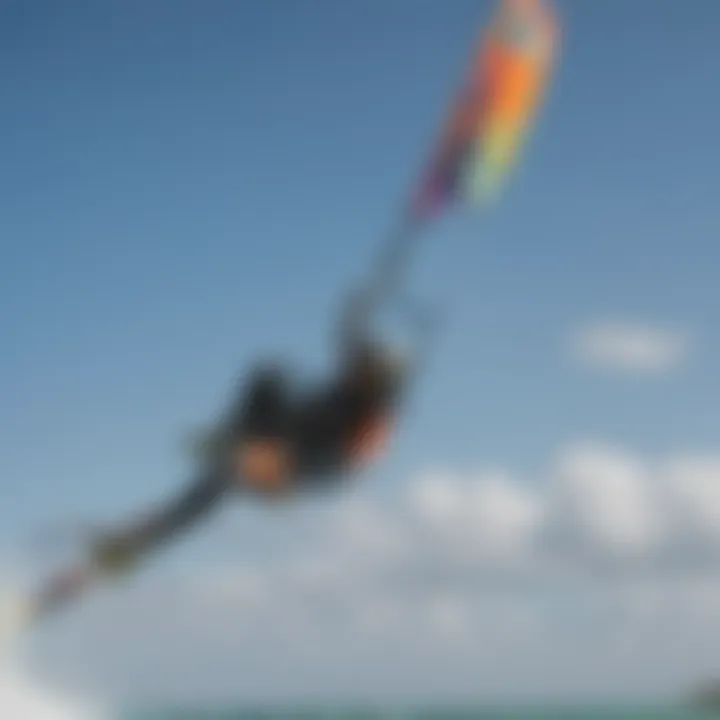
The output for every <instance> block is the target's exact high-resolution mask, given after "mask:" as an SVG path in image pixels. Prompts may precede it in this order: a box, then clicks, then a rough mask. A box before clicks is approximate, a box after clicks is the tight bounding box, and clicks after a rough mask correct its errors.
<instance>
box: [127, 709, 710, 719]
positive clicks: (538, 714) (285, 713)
mask: <svg viewBox="0 0 720 720" xmlns="http://www.w3.org/2000/svg"><path fill="white" fill-rule="evenodd" d="M712 718H720V711H719V712H718V713H716V714H713V713H709V712H705V713H703V712H699V711H691V710H688V709H683V708H660V707H633V708H628V707H602V708H600V707H574V708H569V707H563V708H559V707H554V708H552V707H540V706H538V707H533V706H526V707H522V708H490V707H478V708H462V709H458V708H424V709H423V708H416V709H412V710H397V709H387V710H382V709H374V710H367V709H355V710H352V709H322V710H316V709H308V708H282V709H272V710H271V709H260V708H244V709H234V710H233V709H230V710H225V711H217V710H215V711H203V710H201V709H195V710H190V709H187V710H174V711H165V712H155V713H138V712H135V713H127V714H125V715H123V717H122V718H121V720H556V719H557V720H611V719H612V720H631V719H632V720H706V719H707V720H711V719H712Z"/></svg>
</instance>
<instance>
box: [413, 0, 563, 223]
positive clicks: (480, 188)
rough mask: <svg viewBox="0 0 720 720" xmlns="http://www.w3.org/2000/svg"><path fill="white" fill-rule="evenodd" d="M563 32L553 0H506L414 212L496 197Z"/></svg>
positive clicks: (513, 161) (539, 98)
mask: <svg viewBox="0 0 720 720" xmlns="http://www.w3.org/2000/svg"><path fill="white" fill-rule="evenodd" d="M558 35H559V33H558V21H557V18H556V16H555V14H554V12H553V8H552V5H551V3H550V1H549V0H501V4H500V8H499V11H498V13H497V15H496V17H495V19H494V22H493V23H492V24H491V26H490V28H489V30H488V31H487V32H486V34H485V36H484V37H483V38H482V39H481V42H480V45H479V48H478V50H477V52H476V54H475V57H474V59H473V63H472V66H471V69H470V73H469V77H468V78H467V80H466V83H465V86H464V87H463V89H462V92H461V93H460V96H459V98H458V100H457V102H456V103H455V106H454V107H453V109H452V112H451V113H450V117H449V119H448V122H447V124H446V126H445V128H444V132H443V134H442V136H441V139H440V143H439V147H438V149H437V151H436V153H435V155H434V157H433V159H432V163H431V165H430V168H429V171H428V173H427V175H426V177H425V178H424V179H423V183H422V185H421V187H420V191H419V193H418V195H417V196H416V198H415V203H414V206H413V208H412V210H413V215H414V216H415V217H416V218H423V219H424V218H427V217H428V216H431V215H434V214H435V213H437V212H439V211H440V210H441V209H442V208H443V206H444V205H446V204H447V203H449V202H451V201H456V200H459V201H461V202H486V201H488V200H490V199H492V198H494V197H495V196H496V194H497V193H498V191H499V190H500V189H501V187H502V185H503V183H504V182H505V180H506V179H507V177H508V175H509V174H510V172H511V171H512V169H513V168H514V166H515V164H516V161H517V159H518V154H519V151H520V150H521V148H522V146H523V144H524V141H525V140H526V137H527V135H528V132H529V130H530V129H531V127H532V124H533V120H534V119H535V116H536V114H537V112H538V110H539V107H540V105H541V103H542V100H543V97H544V94H545V90H546V87H547V84H548V80H549V77H550V74H551V72H552V69H553V65H554V61H555V57H556V54H557V53H556V50H557V40H558Z"/></svg>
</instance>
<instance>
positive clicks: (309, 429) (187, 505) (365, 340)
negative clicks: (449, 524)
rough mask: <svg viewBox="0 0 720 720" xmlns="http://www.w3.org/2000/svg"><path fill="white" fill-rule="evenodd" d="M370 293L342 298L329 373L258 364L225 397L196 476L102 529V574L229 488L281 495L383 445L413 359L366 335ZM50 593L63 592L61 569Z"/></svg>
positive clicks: (95, 545)
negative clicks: (143, 514)
mask: <svg viewBox="0 0 720 720" xmlns="http://www.w3.org/2000/svg"><path fill="white" fill-rule="evenodd" d="M371 314H372V310H371V307H370V303H369V300H368V298H367V297H364V296H362V295H359V296H357V297H355V298H353V299H352V301H351V302H350V303H349V304H348V306H347V307H346V310H345V313H344V316H343V318H342V322H341V328H340V329H341V336H340V347H341V354H340V358H339V367H338V370H337V373H336V375H335V377H333V378H332V379H331V380H330V381H329V382H326V383H323V384H321V385H320V386H318V387H316V388H314V389H311V390H310V391H307V392H299V391H298V390H296V389H294V388H291V387H290V382H289V378H288V375H287V373H286V372H285V371H284V370H283V369H282V368H280V367H278V366H275V365H273V364H269V363H268V364H263V365H261V366H260V367H259V368H257V369H256V371H255V372H254V373H253V374H252V375H251V379H250V381H249V383H248V384H247V385H245V386H244V387H243V388H242V390H241V393H240V397H239V400H238V401H236V402H235V403H233V404H232V405H231V411H230V413H229V414H228V417H227V418H225V420H224V421H223V422H221V423H220V432H219V433H218V434H217V435H216V436H215V437H214V439H213V441H211V442H210V443H209V445H208V447H207V448H206V451H205V452H204V454H203V460H202V472H201V475H200V479H199V480H196V481H195V482H194V483H193V484H192V485H191V486H190V487H189V488H188V489H187V490H186V491H185V492H184V493H182V494H181V495H180V496H179V497H178V498H177V499H176V500H175V501H173V502H171V503H170V504H169V505H167V506H165V507H163V508H161V509H160V510H159V511H157V512H156V513H153V514H151V515H150V516H149V517H147V518H144V519H141V520H140V521H139V522H136V523H133V524H132V525H130V526H129V527H127V528H125V529H121V530H119V531H118V532H110V533H99V534H98V535H97V536H96V537H95V538H94V539H93V540H92V542H91V562H92V565H93V567H94V569H95V570H96V571H97V572H100V573H101V574H114V573H117V572H122V571H124V570H126V569H128V568H130V567H131V566H133V565H134V564H135V563H136V562H137V561H138V560H140V559H141V558H143V557H144V556H145V555H147V554H148V553H149V552H151V551H153V550H155V549H156V548H157V547H158V546H160V545H161V544H163V543H164V542H166V541H167V540H169V539H170V538H172V537H174V536H175V535H176V534H177V533H178V532H180V531H183V530H186V529H189V528H190V527H192V526H194V525H195V523H196V522H197V521H199V520H201V519H202V518H204V517H206V516H207V515H208V514H209V513H210V511H212V510H213V509H215V508H216V507H217V506H218V505H219V504H220V501H221V500H224V499H225V498H227V497H228V495H231V494H233V493H241V494H245V493H249V494H253V495H256V496H260V497H264V498H278V497H286V496H287V495H289V494H293V493H296V492H301V491H304V490H308V489H311V488H318V487H329V486H332V485H333V484H334V483H335V484H337V482H338V481H340V480H341V479H342V478H344V477H346V476H347V475H348V474H349V473H352V472H356V471H358V470H361V469H362V468H363V467H365V466H366V465H367V464H368V463H370V462H371V461H374V460H376V459H378V458H379V457H380V456H381V455H382V454H383V453H384V451H385V449H386V447H387V443H388V440H389V438H390V437H391V435H392V433H393V429H394V424H395V421H396V417H397V411H398V407H399V405H400V402H401V400H402V399H403V396H404V391H405V389H406V387H407V384H408V380H409V378H410V377H411V375H412V373H411V370H412V368H411V367H410V363H409V362H408V359H407V358H406V357H405V355H404V354H403V353H399V352H397V350H395V349H393V348H392V347H391V346H390V345H389V344H387V343H381V342H378V341H376V340H374V339H373V338H372V334H371V332H370V330H369V327H368V325H369V322H370V321H369V318H370V315H371ZM64 583H65V584H63V583H62V582H61V583H60V584H58V585H57V587H56V589H55V590H54V591H53V590H52V589H51V590H50V591H49V592H48V593H47V596H48V603H49V604H52V603H53V602H54V600H53V598H54V597H55V596H59V595H62V594H63V593H68V594H69V593H70V592H71V590H72V587H73V582H72V578H71V577H66V578H65V580H64Z"/></svg>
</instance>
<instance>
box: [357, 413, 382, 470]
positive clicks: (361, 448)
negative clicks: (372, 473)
mask: <svg viewBox="0 0 720 720" xmlns="http://www.w3.org/2000/svg"><path fill="white" fill-rule="evenodd" d="M391 431H392V421H391V420H390V418H389V417H388V416H387V415H380V416H377V417H374V418H371V419H370V420H368V421H367V422H365V423H363V425H361V427H360V429H359V430H358V431H357V432H356V433H355V435H354V436H353V437H352V439H351V441H350V448H349V455H350V458H351V463H352V464H353V465H354V466H356V467H357V466H358V465H364V464H366V463H369V462H372V461H374V460H378V459H379V458H380V457H382V456H383V455H384V454H385V452H386V450H387V446H388V442H389V439H390V435H391Z"/></svg>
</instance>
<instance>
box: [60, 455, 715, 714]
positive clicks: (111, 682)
mask: <svg viewBox="0 0 720 720" xmlns="http://www.w3.org/2000/svg"><path fill="white" fill-rule="evenodd" d="M543 476H544V477H547V478H548V480H547V481H542V482H540V481H533V480H532V479H519V478H516V477H513V476H512V475H511V474H510V473H508V472H505V471H492V472H487V471H482V472H477V473H473V472H465V473H453V472H451V471H437V472H429V473H424V474H422V475H420V476H419V477H417V478H416V479H414V480H411V482H409V483H408V485H407V486H406V489H405V492H404V493H403V494H402V495H401V496H400V497H399V498H398V500H397V501H396V502H394V503H389V502H387V501H386V502H384V503H382V504H381V503H376V502H372V501H370V500H364V501H359V500H358V499H356V498H351V499H343V500H340V501H339V502H338V503H337V504H335V505H333V506H326V507H325V508H324V510H323V511H322V512H319V513H314V514H312V515H310V516H308V518H307V527H308V529H310V528H311V529H312V532H309V531H308V532H307V533H303V532H302V530H301V527H300V526H301V522H299V521H298V519H297V518H295V527H296V529H297V531H298V534H299V535H304V537H305V538H306V539H307V538H309V537H312V542H310V544H309V545H307V544H303V545H293V546H292V547H288V548H287V552H286V553H285V554H281V555H278V556H275V557H274V559H273V560H272V561H269V560H267V559H266V560H263V561H257V562H256V563H251V562H249V561H248V559H247V558H246V556H245V548H246V545H244V544H243V543H240V546H239V548H238V554H239V557H243V558H244V559H243V562H242V563H240V564H238V565H233V564H232V563H230V564H226V565H223V566H222V567H217V568H198V569H196V570H195V572H194V573H193V574H192V575H191V576H189V577H188V578H187V582H186V583H185V585H184V587H173V588H172V590H171V591H167V592H164V593H163V591H161V590H160V589H159V588H156V589H155V591H152V592H147V594H146V595H145V598H144V600H143V602H142V603H138V598H135V600H133V601H132V602H129V601H128V600H127V599H126V600H125V601H122V600H121V599H119V598H118V599H116V600H115V601H113V602H112V604H111V607H108V606H107V605H106V611H105V613H104V615H103V612H102V609H101V607H100V606H99V605H95V607H94V611H93V612H92V613H85V614H84V615H83V616H84V617H87V616H88V615H92V618H93V619H92V620H91V621H90V620H85V621H84V622H85V623H86V625H87V624H88V623H89V625H90V626H91V627H89V626H88V627H86V628H85V630H84V631H82V632H81V630H79V629H77V627H76V630H75V631H74V632H76V633H81V634H82V633H84V635H83V636H84V637H85V638H88V637H96V638H100V639H99V640H97V641H93V642H94V645H95V647H97V648H102V652H96V653H94V654H93V651H92V649H91V648H92V644H91V643H88V642H87V641H86V643H85V644H83V643H82V642H80V641H78V640H75V641H74V642H73V641H72V637H71V641H69V642H68V643H67V645H66V646H64V647H65V650H61V649H58V647H57V646H56V647H55V652H54V656H53V657H54V659H53V661H52V663H51V664H52V665H53V667H56V668H63V667H67V666H68V665H69V662H70V661H69V659H68V658H69V657H72V659H73V661H74V664H75V665H74V666H75V667H77V666H78V663H80V665H82V664H83V663H85V666H86V667H87V671H86V672H87V676H88V678H92V680H93V682H94V687H95V688H97V687H98V686H99V688H100V689H101V690H102V691H103V692H110V691H111V690H114V691H115V692H116V693H123V694H128V695H133V694H137V693H138V692H140V691H141V690H142V691H143V692H144V693H145V694H146V695H147V693H159V694H160V696H161V697H162V696H163V695H162V693H165V695H164V697H170V696H172V697H173V698H174V699H176V700H177V699H178V698H182V697H190V696H195V697H203V696H204V697H209V696H212V695H213V694H215V695H217V694H228V693H230V694H232V693H235V692H237V693H239V694H240V695H241V696H244V697H246V698H262V697H265V698H267V697H271V698H273V699H275V700H277V699H278V698H282V697H290V698H291V697H293V696H298V695H305V696H308V695H313V694H315V695H318V696H322V697H327V693H329V692H330V690H328V688H330V687H331V688H332V692H334V693H335V694H336V695H338V696H340V697H342V696H345V697H350V696H355V697H357V696H363V695H365V696H370V697H378V696H390V697H392V696H394V697H396V698H397V697H403V696H404V697H419V698H422V697H431V696H432V695H433V694H436V695H446V696H447V695H451V696H462V695H463V693H465V694H467V695H468V696H472V695H473V694H477V693H487V694H489V695H493V694H499V695H512V696H515V697H517V696H518V695H519V694H522V693H525V694H526V695H527V694H532V693H533V692H537V693H542V694H552V693H562V694H565V695H568V694H572V693H573V692H575V693H577V694H582V693H622V692H632V691H635V692H645V691H648V690H650V689H655V690H658V691H666V690H667V691H668V692H669V691H673V690H678V691H680V690H682V689H683V688H684V687H685V686H686V685H687V684H689V683H691V682H694V681H696V680H698V679H700V680H701V679H704V677H705V675H706V674H709V673H711V672H712V671H713V670H716V669H717V668H718V667H720V649H719V648H720V643H718V642H717V638H718V637H720V582H718V580H717V579H716V578H717V577H718V575H719V571H720V552H718V551H720V456H718V457H712V456H710V457H702V458H700V457H676V458H669V459H667V460H664V461H660V462H649V461H647V460H645V459H643V458H641V457H637V456H634V455H633V454H631V453H628V452H626V451H623V450H622V449H618V448H615V447H612V446H603V445H599V444H598V445H591V444H585V445H577V446H572V447H568V448H566V449H565V450H563V451H562V452H560V453H559V454H558V456H557V458H556V460H555V462H554V463H553V464H552V466H551V467H550V468H549V469H548V471H547V472H545V473H543ZM136 603H137V604H136ZM153 607H155V610H153V609H152V608H153ZM79 624H80V625H82V622H80V623H79ZM103 627H104V628H105V629H102V628H103ZM83 648H85V649H84V650H83ZM167 648H170V649H167ZM83 652H84V653H85V655H84V659H83V658H80V659H78V656H79V655H80V656H82V655H83ZM118 657H124V658H125V661H124V663H122V667H123V668H125V669H124V670H122V671H120V670H118V663H119V661H118V660H117V658H118ZM46 659H47V658H46ZM47 662H50V661H49V660H48V661H47ZM128 668H131V670H128ZM151 681H152V682H151ZM88 682H90V681H89V680H88ZM98 684H99V685H98ZM149 686H151V687H149Z"/></svg>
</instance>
